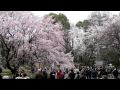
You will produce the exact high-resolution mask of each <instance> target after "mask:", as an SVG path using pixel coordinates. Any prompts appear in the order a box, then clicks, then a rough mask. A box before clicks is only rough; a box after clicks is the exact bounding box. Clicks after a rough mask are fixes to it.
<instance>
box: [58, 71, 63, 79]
mask: <svg viewBox="0 0 120 90" xmlns="http://www.w3.org/2000/svg"><path fill="white" fill-rule="evenodd" d="M57 79H63V73H62V71H61V70H59V71H58V72H57Z"/></svg>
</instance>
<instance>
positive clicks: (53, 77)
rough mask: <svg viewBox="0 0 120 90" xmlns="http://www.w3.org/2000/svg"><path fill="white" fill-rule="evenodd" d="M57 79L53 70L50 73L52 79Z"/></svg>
mask: <svg viewBox="0 0 120 90" xmlns="http://www.w3.org/2000/svg"><path fill="white" fill-rule="evenodd" d="M55 77H56V73H55V71H54V70H53V71H51V72H50V79H55Z"/></svg>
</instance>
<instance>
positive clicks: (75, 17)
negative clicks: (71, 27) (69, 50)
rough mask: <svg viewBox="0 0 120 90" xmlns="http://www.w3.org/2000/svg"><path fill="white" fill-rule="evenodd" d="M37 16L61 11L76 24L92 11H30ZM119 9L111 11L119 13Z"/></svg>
mask: <svg viewBox="0 0 120 90" xmlns="http://www.w3.org/2000/svg"><path fill="white" fill-rule="evenodd" d="M32 12H33V13H34V14H35V15H37V16H40V17H42V16H44V15H46V14H49V13H57V14H58V13H63V14H65V15H66V16H67V18H68V19H69V22H70V23H73V24H76V23H77V22H78V21H83V20H84V19H87V18H88V16H89V15H90V13H91V12H92V11H32ZM119 12H120V11H111V13H113V14H119Z"/></svg>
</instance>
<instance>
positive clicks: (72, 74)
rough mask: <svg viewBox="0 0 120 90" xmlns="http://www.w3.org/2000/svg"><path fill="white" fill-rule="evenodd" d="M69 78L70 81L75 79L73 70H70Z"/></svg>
mask: <svg viewBox="0 0 120 90" xmlns="http://www.w3.org/2000/svg"><path fill="white" fill-rule="evenodd" d="M69 78H70V79H75V73H74V70H73V69H72V70H71V72H70V73H69Z"/></svg>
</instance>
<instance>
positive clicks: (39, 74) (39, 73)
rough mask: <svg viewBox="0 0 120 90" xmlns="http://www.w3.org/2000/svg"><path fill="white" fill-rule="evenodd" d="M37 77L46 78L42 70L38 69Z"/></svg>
mask: <svg viewBox="0 0 120 90" xmlns="http://www.w3.org/2000/svg"><path fill="white" fill-rule="evenodd" d="M35 79H44V77H43V72H42V71H38V72H37V73H36V76H35Z"/></svg>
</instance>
